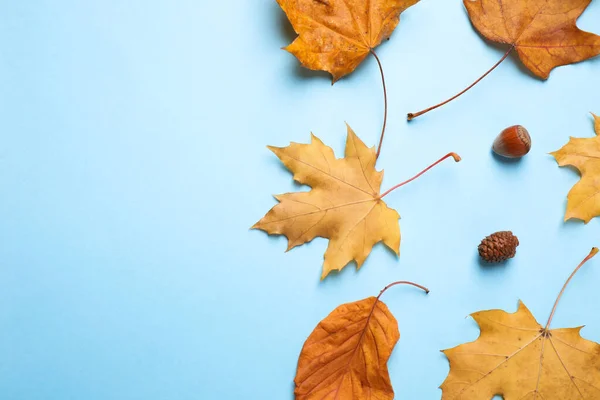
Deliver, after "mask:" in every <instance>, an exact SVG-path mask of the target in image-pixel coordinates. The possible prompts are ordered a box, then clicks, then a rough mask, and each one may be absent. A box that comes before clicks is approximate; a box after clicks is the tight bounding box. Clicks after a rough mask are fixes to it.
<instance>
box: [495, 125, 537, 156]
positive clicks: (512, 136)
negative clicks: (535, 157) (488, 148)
mask: <svg viewBox="0 0 600 400" xmlns="http://www.w3.org/2000/svg"><path fill="white" fill-rule="evenodd" d="M530 149H531V136H529V132H527V129H525V128H524V127H523V126H521V125H514V126H511V127H508V128H506V129H505V130H503V131H502V132H500V134H499V135H498V137H497V138H496V140H494V145H493V146H492V150H494V153H496V154H498V155H500V156H502V157H507V158H519V157H523V156H524V155H525V154H527V153H529V150H530Z"/></svg>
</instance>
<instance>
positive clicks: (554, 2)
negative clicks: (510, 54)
mask: <svg viewBox="0 0 600 400" xmlns="http://www.w3.org/2000/svg"><path fill="white" fill-rule="evenodd" d="M591 1H592V0H464V4H465V7H466V8H467V11H468V12H469V17H470V18H471V22H472V23H473V25H474V26H475V28H477V30H478V31H479V32H481V34H482V35H483V36H485V37H486V38H488V39H489V40H492V41H494V42H499V43H507V44H510V45H511V47H510V49H511V50H512V49H516V51H517V54H518V55H519V58H520V59H521V61H522V62H523V64H525V66H526V67H527V68H528V69H529V70H530V71H531V72H533V73H534V74H535V75H537V76H539V77H540V78H543V79H547V78H548V76H549V75H550V71H552V70H553V69H554V68H555V67H558V66H560V65H566V64H572V63H575V62H579V61H583V60H587V59H588V58H591V57H594V56H597V55H598V54H600V36H598V35H594V34H593V33H589V32H585V31H582V30H581V29H579V28H578V27H577V18H579V16H580V15H581V14H582V13H583V11H584V10H585V9H586V8H587V6H588V5H589V4H590V3H591Z"/></svg>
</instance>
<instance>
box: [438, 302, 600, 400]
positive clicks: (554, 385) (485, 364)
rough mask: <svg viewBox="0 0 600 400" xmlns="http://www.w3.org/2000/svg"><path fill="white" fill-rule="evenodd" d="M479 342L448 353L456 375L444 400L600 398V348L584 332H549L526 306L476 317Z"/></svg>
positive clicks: (444, 387)
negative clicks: (582, 333) (498, 397)
mask: <svg viewBox="0 0 600 400" xmlns="http://www.w3.org/2000/svg"><path fill="white" fill-rule="evenodd" d="M472 317H473V318H474V319H475V321H476V322H477V323H478V324H479V327H480V329H481V333H480V335H479V338H478V339H477V340H476V341H474V342H471V343H466V344H462V345H460V346H457V347H454V348H452V349H449V350H444V354H446V356H447V357H448V360H449V361H450V372H449V373H448V377H447V378H446V380H445V381H444V383H443V384H442V386H441V389H442V392H443V394H442V400H490V399H491V398H492V397H493V396H494V395H501V396H503V398H504V399H505V400H534V399H537V400H543V399H547V400H550V399H560V400H580V399H598V398H600V345H599V344H598V343H595V342H591V341H589V340H585V339H583V338H582V337H581V335H580V334H579V331H580V330H581V328H567V329H552V330H548V331H546V330H544V328H543V327H542V326H541V325H540V324H539V323H538V322H537V321H536V320H535V318H534V317H533V315H532V314H531V312H530V311H529V310H528V309H527V307H525V305H524V304H523V303H519V309H518V311H517V312H516V313H513V314H509V313H507V312H505V311H502V310H489V311H480V312H477V313H475V314H473V315H472Z"/></svg>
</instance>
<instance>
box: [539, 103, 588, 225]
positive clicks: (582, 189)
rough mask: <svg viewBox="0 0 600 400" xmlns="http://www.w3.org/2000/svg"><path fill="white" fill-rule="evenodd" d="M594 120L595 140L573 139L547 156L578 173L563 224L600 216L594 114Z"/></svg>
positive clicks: (586, 220) (585, 220)
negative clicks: (573, 219) (578, 177)
mask: <svg viewBox="0 0 600 400" xmlns="http://www.w3.org/2000/svg"><path fill="white" fill-rule="evenodd" d="M592 115H594V114H592ZM594 120H595V128H596V136H595V137H592V138H574V137H572V138H570V139H569V143H567V144H566V145H564V146H563V147H562V148H561V149H560V150H558V151H555V152H552V153H550V154H552V155H553V156H554V158H556V161H557V162H558V165H560V166H561V167H564V166H566V165H571V166H573V167H575V168H577V169H578V170H579V172H581V180H580V181H579V182H577V183H576V184H575V186H573V188H572V189H571V190H570V191H569V195H568V196H567V211H566V213H565V221H566V220H568V219H570V218H577V219H580V220H583V221H584V222H585V223H586V224H587V223H588V222H590V220H591V219H592V218H594V217H597V216H598V215H600V117H598V116H596V115H594Z"/></svg>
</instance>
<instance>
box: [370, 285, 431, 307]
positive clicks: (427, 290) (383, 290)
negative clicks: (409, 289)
mask: <svg viewBox="0 0 600 400" xmlns="http://www.w3.org/2000/svg"><path fill="white" fill-rule="evenodd" d="M396 285H412V286H414V287H418V288H419V289H422V290H424V291H425V294H429V289H427V288H426V287H425V286H421V285H419V284H418V283H414V282H409V281H397V282H393V283H390V284H389V285H387V286H386V287H384V288H383V289H381V292H379V295H378V296H377V300H379V298H380V297H381V295H382V294H383V293H384V292H385V291H386V290H388V289H389V288H391V287H392V286H396ZM375 302H376V303H377V301H375Z"/></svg>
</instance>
